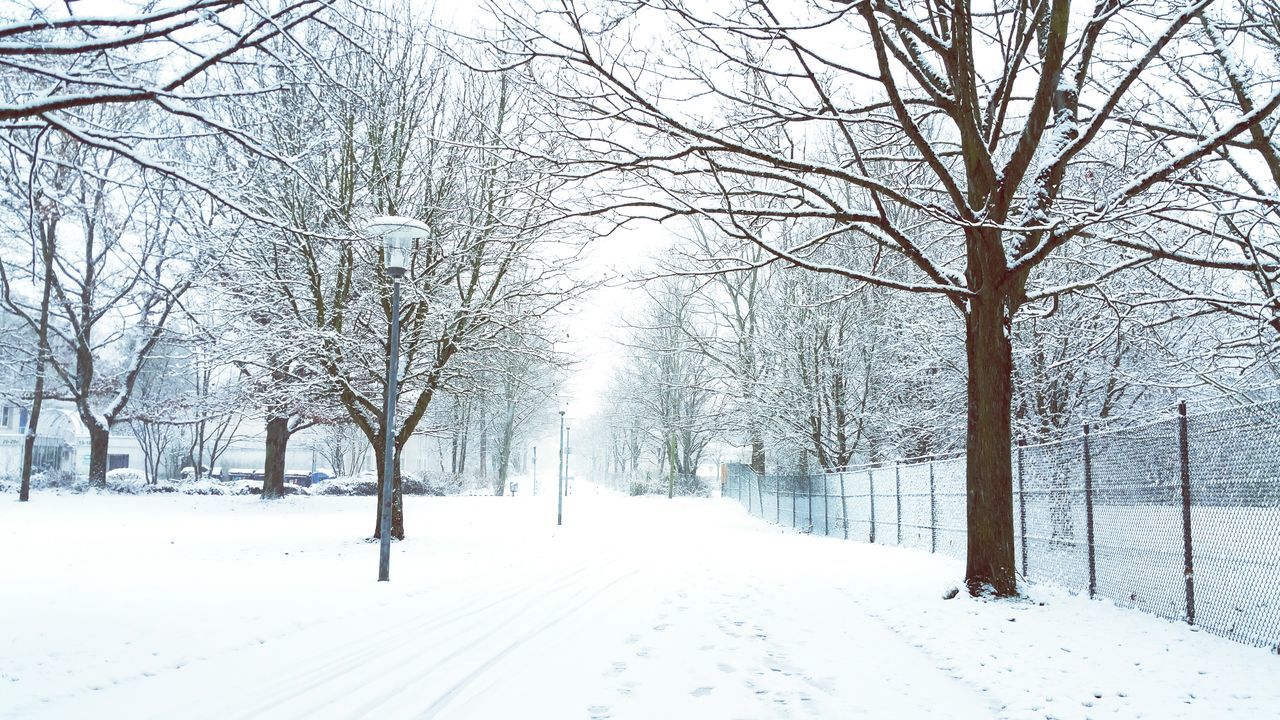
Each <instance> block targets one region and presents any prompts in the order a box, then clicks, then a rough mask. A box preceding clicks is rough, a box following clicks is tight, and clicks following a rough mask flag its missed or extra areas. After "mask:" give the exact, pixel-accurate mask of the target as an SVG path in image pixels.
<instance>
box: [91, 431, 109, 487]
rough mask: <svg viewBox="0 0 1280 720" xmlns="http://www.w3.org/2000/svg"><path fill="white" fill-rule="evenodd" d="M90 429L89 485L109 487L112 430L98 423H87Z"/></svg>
mask: <svg viewBox="0 0 1280 720" xmlns="http://www.w3.org/2000/svg"><path fill="white" fill-rule="evenodd" d="M85 424H86V425H87V426H88V428H89V484H90V485H93V486H96V487H106V486H107V445H108V443H110V442H111V428H110V427H102V426H101V425H98V424H97V423H93V422H90V423H85Z"/></svg>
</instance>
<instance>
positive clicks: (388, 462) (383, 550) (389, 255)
mask: <svg viewBox="0 0 1280 720" xmlns="http://www.w3.org/2000/svg"><path fill="white" fill-rule="evenodd" d="M365 232H366V233H367V234H368V235H370V236H373V237H378V238H381V239H382V264H383V267H384V268H385V269H386V271H387V275H390V276H391V330H390V335H391V338H390V339H391V343H390V346H389V347H388V348H387V397H386V403H385V404H384V405H383V412H384V413H385V414H384V415H383V423H382V424H383V429H384V432H385V434H386V443H385V444H384V445H383V453H382V457H383V461H382V498H381V502H382V522H381V523H380V524H379V526H378V535H380V536H381V537H380V540H381V541H382V544H381V547H380V548H379V550H378V581H379V582H382V581H386V580H390V579H391V482H392V474H393V468H394V467H395V452H396V394H397V391H396V379H397V376H398V375H399V373H400V368H399V365H400V278H402V277H404V274H405V272H407V271H408V270H409V253H410V251H411V250H412V249H413V241H414V240H418V239H425V238H428V237H430V236H431V229H430V228H428V227H427V226H426V225H424V224H423V223H421V222H419V221H417V220H414V219H412V218H403V217H395V216H392V215H383V216H382V217H376V218H374V219H373V220H372V221H370V222H369V224H368V225H367V226H366V227H365Z"/></svg>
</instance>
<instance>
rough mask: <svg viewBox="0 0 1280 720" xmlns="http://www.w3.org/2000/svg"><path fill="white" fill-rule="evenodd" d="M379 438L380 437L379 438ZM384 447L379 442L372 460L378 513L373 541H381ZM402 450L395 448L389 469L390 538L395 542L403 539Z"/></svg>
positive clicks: (384, 464)
mask: <svg viewBox="0 0 1280 720" xmlns="http://www.w3.org/2000/svg"><path fill="white" fill-rule="evenodd" d="M380 437H381V436H380ZM385 446H386V441H385V440H380V441H379V442H378V444H377V445H375V446H374V447H375V449H374V458H375V460H376V463H375V464H376V465H377V466H378V497H377V500H378V503H377V505H378V512H377V513H376V515H375V516H374V523H373V537H374V539H375V540H381V539H382V482H383V478H385V477H386V473H385V470H386V467H387V465H386V453H385V452H384V451H383V450H382V448H384V447H385ZM402 450H403V448H400V447H397V448H396V457H395V464H394V465H393V466H392V467H391V537H392V538H393V539H395V540H403V539H404V485H403V483H401V481H400V466H401V464H400V460H401V451H402Z"/></svg>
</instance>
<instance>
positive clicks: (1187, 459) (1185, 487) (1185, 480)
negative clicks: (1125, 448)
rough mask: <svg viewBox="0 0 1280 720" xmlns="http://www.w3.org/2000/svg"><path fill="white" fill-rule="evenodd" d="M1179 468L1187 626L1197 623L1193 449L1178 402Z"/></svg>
mask: <svg viewBox="0 0 1280 720" xmlns="http://www.w3.org/2000/svg"><path fill="white" fill-rule="evenodd" d="M1178 466H1179V469H1180V471H1181V475H1182V477H1181V480H1182V563H1183V574H1184V575H1185V577H1186V579H1187V624H1189V625H1195V623H1196V584H1195V567H1194V565H1193V564H1192V555H1191V448H1190V445H1189V444H1188V441H1187V401H1186V400H1179V401H1178Z"/></svg>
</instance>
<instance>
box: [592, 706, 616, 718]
mask: <svg viewBox="0 0 1280 720" xmlns="http://www.w3.org/2000/svg"><path fill="white" fill-rule="evenodd" d="M587 713H589V714H590V716H591V720H605V719H606V718H610V717H613V716H612V715H611V714H610V713H609V706H608V705H592V706H590V707H588V708H587Z"/></svg>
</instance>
